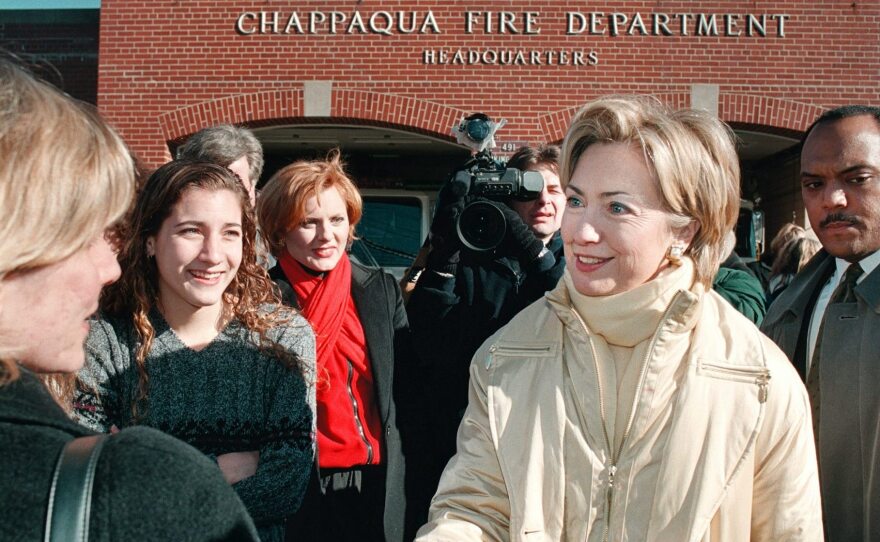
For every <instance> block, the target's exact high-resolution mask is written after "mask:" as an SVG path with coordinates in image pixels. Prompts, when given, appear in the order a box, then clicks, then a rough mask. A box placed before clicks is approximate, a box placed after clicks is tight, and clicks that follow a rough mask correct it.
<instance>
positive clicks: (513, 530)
mask: <svg viewBox="0 0 880 542" xmlns="http://www.w3.org/2000/svg"><path fill="white" fill-rule="evenodd" d="M691 328H692V332H686V333H682V330H690V329H691ZM674 336H678V337H680V338H681V339H680V340H689V341H690V344H689V345H688V346H689V348H688V350H687V354H686V355H685V357H684V359H683V360H682V362H681V363H674V364H672V363H670V362H669V360H664V359H663V354H664V352H665V351H667V350H668V348H666V346H664V341H668V340H673V339H672V338H673V337H674ZM591 344H592V343H591V336H590V332H589V331H588V330H587V329H586V327H585V325H584V324H583V321H582V320H581V319H580V317H579V316H578V315H577V314H576V313H575V312H574V309H573V308H572V305H571V303H570V299H569V295H568V291H567V289H566V287H565V283H564V281H560V283H559V286H558V287H557V288H556V289H555V290H554V291H552V292H550V293H549V294H548V295H547V297H546V298H544V299H541V300H539V301H537V302H536V303H534V304H533V305H531V306H530V307H528V308H527V309H526V310H524V311H523V312H522V313H520V314H519V315H518V316H517V317H516V318H514V319H513V320H512V321H511V322H510V323H509V324H508V325H507V326H505V327H504V328H502V329H501V330H499V331H498V332H497V333H496V334H495V335H494V336H492V337H491V338H489V340H487V341H486V343H485V344H484V345H483V346H482V347H481V348H480V350H479V351H478V352H477V353H476V355H475V356H474V359H473V362H472V364H471V383H470V402H469V406H468V409H467V411H466V413H465V416H464V419H463V421H462V423H461V426H460V428H459V433H458V453H457V454H456V456H455V457H454V458H453V459H452V460H451V461H450V463H449V465H448V466H447V467H446V470H445V472H444V473H443V477H442V479H441V481H440V485H439V488H438V491H437V494H436V496H435V497H434V500H433V502H432V505H431V512H430V518H429V523H428V524H427V525H425V526H424V527H422V529H421V530H420V531H419V537H418V539H417V540H418V541H420V542H426V541H434V540H443V541H466V540H517V541H529V542H531V541H537V540H541V541H557V540H564V541H578V542H586V541H589V542H593V541H604V540H611V541H626V540H630V541H635V540H651V541H670V542H688V541H693V542H696V541H702V542H709V541H713V542H714V541H723V542H739V541H742V542H746V541H749V540H754V541H760V540H767V541H785V540H811V541H814V540H822V519H821V518H822V516H821V514H822V512H821V507H820V499H819V483H818V477H817V470H816V456H815V449H814V445H813V434H812V425H811V422H810V409H809V405H808V400H807V396H806V392H805V390H804V387H803V384H802V383H801V381H800V379H799V377H798V375H797V373H796V372H795V371H794V369H793V368H792V366H791V364H790V363H789V362H788V360H787V359H786V358H785V356H784V354H782V352H781V351H780V350H779V349H778V348H777V347H776V346H775V345H774V344H773V343H772V342H771V341H770V340H769V339H767V338H766V337H765V336H764V335H762V334H761V333H760V332H759V331H758V329H757V328H756V327H755V326H754V325H753V324H752V323H751V322H749V321H748V320H746V319H745V318H744V317H743V316H742V315H740V314H739V313H738V312H736V310H735V309H733V307H731V306H730V305H729V304H727V303H726V302H725V301H723V300H722V299H721V298H720V297H719V296H718V295H717V294H715V293H714V292H709V293H702V290H701V288H700V287H699V286H697V287H695V289H694V292H684V291H683V292H679V293H678V294H677V295H676V296H675V298H674V299H673V301H672V303H671V304H670V306H669V308H668V309H667V311H666V313H665V315H664V317H663V319H662V320H661V322H660V325H659V327H658V328H657V330H656V332H655V335H654V337H653V340H652V343H651V344H652V347H651V348H650V350H649V353H648V358H647V361H646V363H645V370H644V371H643V372H642V373H641V376H640V382H639V388H638V391H637V394H636V400H635V409H634V416H633V419H632V424H631V431H630V432H629V434H628V436H627V437H625V439H624V441H623V444H622V447H621V448H620V451H619V452H616V451H615V452H613V451H611V450H610V448H611V447H610V446H609V445H608V439H607V437H606V435H605V434H603V433H604V431H603V423H602V418H601V414H600V413H601V412H603V408H602V405H600V404H599V402H600V401H599V397H600V396H601V394H600V393H598V386H599V384H598V382H599V380H598V378H597V362H596V360H595V357H594V356H595V354H594V351H595V349H594V348H592V347H591ZM664 361H665V362H666V363H665V365H666V366H667V367H666V368H667V371H666V372H665V373H664V371H663V368H664ZM669 365H674V366H673V367H672V370H671V371H670V370H668V366H669ZM663 374H666V375H671V376H669V377H668V378H658V376H660V375H663Z"/></svg>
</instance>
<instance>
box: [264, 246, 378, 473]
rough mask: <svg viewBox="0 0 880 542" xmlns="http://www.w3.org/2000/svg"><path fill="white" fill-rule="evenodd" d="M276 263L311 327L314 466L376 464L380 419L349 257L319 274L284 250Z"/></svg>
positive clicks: (345, 256)
mask: <svg viewBox="0 0 880 542" xmlns="http://www.w3.org/2000/svg"><path fill="white" fill-rule="evenodd" d="M278 263H279V264H280V265H281V269H282V270H283V271H284V274H285V275H286V276H287V280H289V281H290V284H291V285H292V286H293V289H294V291H295V292H296V297H297V299H298V300H299V304H300V308H301V310H302V314H303V316H305V317H306V319H308V321H309V323H311V324H312V328H313V329H314V330H315V338H316V341H317V357H318V367H317V369H318V371H317V378H318V385H317V403H318V419H317V426H318V452H319V453H318V464H319V465H320V466H321V467H324V468H347V467H352V466H355V465H365V464H378V463H379V462H380V459H381V453H380V447H381V444H380V443H381V438H380V435H381V434H382V422H381V420H380V419H379V408H378V406H377V405H376V400H375V388H374V385H373V371H372V370H371V368H370V359H369V357H368V355H367V348H366V346H367V343H366V338H365V337H364V328H363V326H362V325H361V321H360V318H358V315H357V310H356V308H355V306H354V299H352V297H351V262H350V261H349V259H348V255H347V254H343V255H342V258H340V259H339V263H337V264H336V267H334V268H333V269H332V270H330V271H328V272H327V273H325V274H324V275H323V276H316V275H314V274H313V273H309V272H308V271H306V270H305V269H304V268H303V267H302V265H301V264H300V263H299V262H297V261H296V260H295V259H294V258H293V256H291V255H290V254H289V253H288V252H287V251H284V253H283V254H282V255H281V258H280V259H279V260H278ZM352 399H354V401H355V403H356V404H357V414H355V408H354V406H353V405H352ZM361 428H362V429H363V434H364V436H363V437H362V436H361V433H360V429H361ZM368 443H369V445H368ZM369 450H372V453H370V451H369Z"/></svg>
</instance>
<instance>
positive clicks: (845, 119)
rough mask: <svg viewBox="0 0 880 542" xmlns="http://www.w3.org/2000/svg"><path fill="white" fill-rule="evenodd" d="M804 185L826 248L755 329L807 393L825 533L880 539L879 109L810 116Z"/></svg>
mask: <svg viewBox="0 0 880 542" xmlns="http://www.w3.org/2000/svg"><path fill="white" fill-rule="evenodd" d="M801 192H802V195H803V200H804V205H805V206H806V210H807V215H808V216H809V219H810V224H811V225H812V227H813V230H814V231H815V232H816V235H817V236H818V238H819V241H820V242H821V243H822V247H823V250H821V251H820V252H819V253H818V254H817V255H816V256H815V257H814V258H813V259H812V260H811V261H810V263H809V264H808V265H807V266H806V267H805V268H804V269H803V271H801V273H800V274H798V275H797V276H796V277H795V279H794V280H793V281H792V283H791V285H790V286H789V287H788V288H787V289H786V290H785V291H784V292H783V293H782V295H780V297H779V298H778V299H777V300H776V301H775V302H774V303H773V305H772V306H771V307H770V310H769V312H768V313H767V317H766V318H765V320H764V325H763V328H762V329H763V330H764V332H765V333H767V335H769V336H770V338H772V339H773V340H774V341H775V342H776V343H777V344H778V345H779V346H780V347H781V348H782V350H783V351H785V353H786V354H788V356H789V358H790V359H791V360H792V361H793V362H794V364H795V366H796V367H797V369H798V371H799V372H800V373H801V376H802V377H804V379H805V382H806V384H807V389H808V391H809V392H810V401H811V403H812V407H813V424H814V428H815V432H816V445H817V448H818V452H819V453H818V457H819V470H820V481H821V484H822V500H823V510H824V517H825V530H826V537H827V539H828V540H830V541H832V542H836V541H866V542H867V541H869V540H880V270H877V266H878V263H880V251H878V249H880V108H878V107H867V106H846V107H841V108H838V109H834V110H832V111H828V112H826V113H825V114H823V115H822V116H821V117H819V119H818V120H816V122H815V123H813V125H812V126H811V127H810V128H809V129H808V130H807V134H806V136H805V138H804V143H803V149H802V153H801Z"/></svg>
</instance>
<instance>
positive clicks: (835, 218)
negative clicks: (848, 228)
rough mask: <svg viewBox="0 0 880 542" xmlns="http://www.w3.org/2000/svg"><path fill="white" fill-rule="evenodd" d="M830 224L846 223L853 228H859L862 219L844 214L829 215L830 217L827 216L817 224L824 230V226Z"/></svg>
mask: <svg viewBox="0 0 880 542" xmlns="http://www.w3.org/2000/svg"><path fill="white" fill-rule="evenodd" d="M832 222H848V223H850V224H852V225H853V226H861V225H862V219H860V218H859V217H857V216H855V215H848V214H846V213H831V214H830V215H828V216H826V217H825V218H823V219H822V222H821V223H820V224H819V227H820V228H824V227H825V226H827V225H828V224H831V223H832Z"/></svg>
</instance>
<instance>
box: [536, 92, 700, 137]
mask: <svg viewBox="0 0 880 542" xmlns="http://www.w3.org/2000/svg"><path fill="white" fill-rule="evenodd" d="M652 96H653V97H655V98H657V99H658V100H660V101H661V102H663V103H665V104H666V105H668V106H670V107H673V108H676V109H680V108H682V107H687V106H689V105H690V101H691V97H690V94H689V93H687V92H668V93H663V94H652ZM598 97H599V96H593V97H589V98H586V99H585V100H584V102H583V104H586V103H587V102H589V101H590V100H592V99H594V98H598ZM583 104H581V105H577V106H575V107H569V108H567V109H562V110H560V111H555V112H553V113H547V114H546V115H542V116H540V117H538V126H539V127H540V129H541V132H542V133H543V134H544V140H545V141H551V142H555V143H561V142H562V139H563V138H564V137H565V133H566V132H567V131H568V125H569V124H570V123H571V119H572V118H574V116H575V114H577V112H578V111H580V109H581V107H583Z"/></svg>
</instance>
